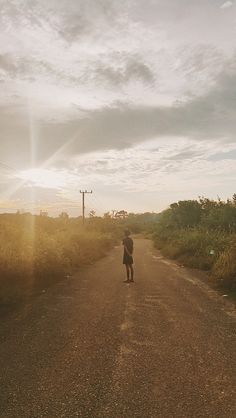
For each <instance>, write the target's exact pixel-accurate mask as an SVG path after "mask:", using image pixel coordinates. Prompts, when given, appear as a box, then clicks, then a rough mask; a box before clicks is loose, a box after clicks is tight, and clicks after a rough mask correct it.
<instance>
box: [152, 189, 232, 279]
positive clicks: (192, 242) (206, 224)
mask: <svg viewBox="0 0 236 418" xmlns="http://www.w3.org/2000/svg"><path fill="white" fill-rule="evenodd" d="M235 236H236V195H234V196H233V199H232V200H228V201H227V202H223V201H221V200H220V199H218V200H217V201H213V200H210V199H207V198H200V199H199V201H181V202H178V203H173V204H172V205H171V206H170V208H169V209H167V210H165V211H164V212H162V214H161V216H160V218H159V222H158V223H157V224H156V225H155V227H154V229H153V239H154V242H155V245H156V246H157V247H158V248H159V249H160V250H161V251H162V252H163V254H164V255H165V256H168V257H170V258H174V259H177V260H179V261H180V262H181V263H182V264H184V265H186V266H189V267H195V268H200V269H203V270H209V271H211V272H212V277H213V279H214V280H215V282H216V283H220V284H221V285H222V286H225V287H232V286H234V285H235V280H236V279H235V276H236V261H235V260H236V238H235Z"/></svg>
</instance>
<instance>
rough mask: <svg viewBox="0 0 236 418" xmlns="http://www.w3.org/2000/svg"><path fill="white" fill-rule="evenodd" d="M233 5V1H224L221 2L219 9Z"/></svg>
mask: <svg viewBox="0 0 236 418" xmlns="http://www.w3.org/2000/svg"><path fill="white" fill-rule="evenodd" d="M231 6H233V2H232V1H226V2H225V3H223V4H222V5H221V6H220V8H221V9H228V8H229V7H231Z"/></svg>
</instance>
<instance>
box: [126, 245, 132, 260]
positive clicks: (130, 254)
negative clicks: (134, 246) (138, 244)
mask: <svg viewBox="0 0 236 418" xmlns="http://www.w3.org/2000/svg"><path fill="white" fill-rule="evenodd" d="M124 247H125V251H126V252H127V254H128V255H129V256H130V257H132V253H130V252H129V250H128V248H127V247H126V245H124Z"/></svg>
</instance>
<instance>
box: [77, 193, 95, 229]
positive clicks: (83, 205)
mask: <svg viewBox="0 0 236 418" xmlns="http://www.w3.org/2000/svg"><path fill="white" fill-rule="evenodd" d="M80 193H81V194H82V212H83V223H84V219H85V204H84V195H85V194H87V193H93V192H92V190H91V191H90V192H88V191H87V190H80Z"/></svg>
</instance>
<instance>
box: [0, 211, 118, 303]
mask: <svg viewBox="0 0 236 418" xmlns="http://www.w3.org/2000/svg"><path fill="white" fill-rule="evenodd" d="M121 229H122V228H121V225H119V224H118V223H114V222H113V221H112V220H104V219H102V218H96V219H88V220H87V222H86V225H85V226H83V224H82V222H81V220H80V219H59V218H57V219H54V218H49V217H40V216H33V215H30V214H26V215H0V310H2V311H4V310H8V309H11V308H12V307H13V306H15V305H17V304H19V303H21V302H22V301H24V300H25V299H27V298H28V297H30V296H31V295H32V294H34V293H35V292H38V291H39V290H40V289H44V288H46V287H48V286H50V285H51V284H53V283H55V282H56V281H57V280H60V279H63V278H65V277H66V276H67V275H70V274H71V273H72V272H73V271H74V270H76V269H78V268H79V267H80V266H83V265H86V264H91V263H93V262H94V261H96V260H98V259H99V258H101V257H103V256H104V255H105V254H106V253H107V252H108V251H109V250H110V249H111V248H112V247H113V246H114V244H115V243H116V242H117V239H119V238H120V236H121Z"/></svg>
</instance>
